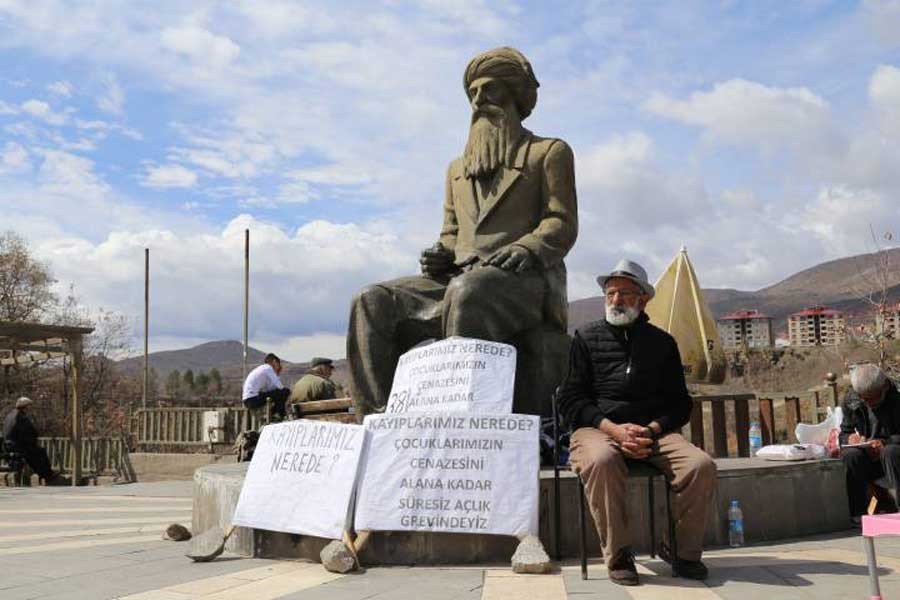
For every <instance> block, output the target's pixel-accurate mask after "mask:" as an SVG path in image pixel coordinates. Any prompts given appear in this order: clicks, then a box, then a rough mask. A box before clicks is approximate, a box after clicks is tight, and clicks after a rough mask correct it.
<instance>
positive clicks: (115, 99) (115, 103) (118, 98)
mask: <svg viewBox="0 0 900 600" xmlns="http://www.w3.org/2000/svg"><path fill="white" fill-rule="evenodd" d="M103 88H104V89H103V92H102V94H101V95H100V96H99V97H98V98H97V108H99V109H100V110H102V111H104V112H108V113H110V114H113V115H117V116H121V115H122V114H124V112H125V92H124V91H123V90H122V86H120V85H119V82H118V81H117V80H116V78H115V77H113V76H111V75H110V76H107V77H106V79H105V81H104V82H103Z"/></svg>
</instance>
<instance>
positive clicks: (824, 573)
mask: <svg viewBox="0 0 900 600" xmlns="http://www.w3.org/2000/svg"><path fill="white" fill-rule="evenodd" d="M190 493H191V483H190V482H161V483H144V484H132V485H125V486H106V487H92V488H79V489H72V488H15V489H7V488H0V598H3V600H20V599H21V600H24V599H28V598H41V599H47V600H49V599H62V598H65V599H81V598H84V599H88V600H103V599H107V598H124V599H127V600H185V599H192V598H200V599H203V600H227V599H240V600H248V599H252V600H267V599H275V598H285V599H301V598H302V599H303V600H326V599H327V600H363V599H377V600H390V599H407V598H409V599H415V600H450V599H466V600H479V599H482V600H505V599H510V600H513V599H515V600H520V599H522V598H525V599H527V600H544V599H548V600H549V599H552V600H565V599H568V600H591V599H594V598H598V599H600V598H602V599H610V600H616V599H626V600H627V599H637V600H646V599H657V598H658V599H661V600H677V599H679V598H691V599H697V600H706V599H724V600H738V599H741V600H743V599H751V598H752V599H753V600H776V599H785V600H794V599H807V598H808V599H817V600H830V599H836V598H848V599H850V598H853V599H860V598H865V597H868V588H867V578H866V567H865V556H864V555H863V552H862V542H861V540H860V538H859V535H858V534H857V533H855V532H850V531H848V532H847V533H846V534H845V535H839V536H830V537H822V538H815V539H804V540H798V541H793V542H790V543H784V544H778V545H766V546H752V547H747V548H740V549H736V550H732V549H714V550H712V551H710V552H708V553H707V556H706V562H707V564H708V565H709V566H710V569H711V577H710V579H709V580H708V581H706V582H705V584H704V583H697V582H690V581H686V580H681V579H677V580H676V579H671V578H670V577H668V574H669V570H668V566H667V565H665V564H664V563H661V562H660V561H658V560H649V559H647V558H646V557H643V558H641V559H640V560H639V563H640V566H639V568H640V571H641V574H642V581H643V585H642V586H640V587H635V588H622V587H619V586H616V585H613V584H611V583H610V582H609V581H608V580H607V577H606V572H605V569H604V567H603V565H601V564H596V563H592V564H591V565H590V570H589V574H590V579H589V580H588V581H582V580H581V578H580V574H579V569H578V566H577V565H575V564H574V563H567V564H564V565H563V566H562V568H561V569H560V570H558V571H557V572H556V573H554V574H551V575H515V574H513V573H512V572H511V571H510V569H509V567H508V565H491V566H477V567H472V566H466V567H451V568H429V567H414V568H396V567H395V568H377V569H375V568H373V569H369V570H368V571H366V572H365V573H361V574H351V575H334V574H331V573H327V572H325V571H324V570H323V569H322V567H321V566H320V565H317V564H311V563H303V562H293V561H272V560H261V559H246V558H238V557H229V556H228V555H227V554H226V555H224V556H223V557H221V558H219V559H218V560H216V561H215V562H212V563H206V564H194V563H192V562H190V561H189V560H188V559H187V558H185V557H184V553H185V552H186V551H187V548H188V546H187V543H184V542H182V543H176V542H169V541H163V540H162V539H161V535H162V531H163V530H164V528H165V526H166V525H168V524H169V523H172V522H180V523H182V524H185V525H188V526H189V525H190V520H191V519H190V511H191V502H190ZM810 509H811V510H815V507H810ZM876 549H877V552H878V556H879V562H880V565H881V566H882V570H881V585H882V592H883V594H884V597H885V598H886V599H893V598H897V599H900V538H886V539H882V540H878V541H877V542H876Z"/></svg>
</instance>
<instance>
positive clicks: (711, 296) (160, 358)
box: [118, 248, 900, 385]
mask: <svg viewBox="0 0 900 600" xmlns="http://www.w3.org/2000/svg"><path fill="white" fill-rule="evenodd" d="M887 257H888V261H889V263H890V265H891V266H892V268H891V269H890V270H889V271H890V273H889V277H888V280H887V283H888V285H889V286H890V287H889V294H888V295H889V298H890V301H892V302H900V248H893V249H891V250H889V251H888V252H887ZM875 260H876V256H875V255H873V254H862V255H859V256H851V257H849V258H841V259H838V260H832V261H829V262H825V263H822V264H820V265H816V266H814V267H812V268H809V269H805V270H803V271H800V272H799V273H796V274H794V275H791V276H790V277H788V278H787V279H785V280H783V281H780V282H778V283H776V284H775V285H771V286H768V287H765V288H763V289H761V290H757V291H752V292H751V291H741V290H735V289H718V288H709V289H704V290H703V294H704V296H705V298H706V302H707V304H709V308H710V310H712V312H713V315H714V316H715V317H716V318H718V317H721V316H722V315H724V314H727V313H729V312H733V311H735V310H740V309H756V310H759V311H761V312H763V313H765V314H767V315H769V316H770V317H772V318H773V319H775V329H776V331H783V330H786V329H787V326H786V321H787V317H788V315H790V314H791V313H792V312H795V311H798V310H801V309H803V308H804V307H806V306H811V305H813V304H824V305H827V306H831V307H833V308H837V309H839V310H842V311H844V312H845V313H847V314H848V315H849V316H850V317H851V320H852V319H853V318H859V317H860V316H862V315H866V314H870V313H871V305H870V304H868V303H867V302H866V301H865V300H864V299H862V298H861V297H860V296H861V295H862V294H863V292H864V291H865V290H870V291H872V290H874V289H876V288H877V285H876V284H875V282H876V281H877V270H876V267H875ZM697 275H698V277H699V279H700V282H701V283H702V282H703V273H698V274H697ZM603 305H604V302H603V298H602V297H599V296H597V297H593V298H585V299H583V300H576V301H574V302H571V303H569V330H570V332H571V331H574V330H575V328H576V327H578V326H580V325H583V324H584V323H587V322H589V321H593V320H594V319H596V318H598V317H599V316H600V315H602V314H603V311H604V308H603ZM241 349H242V346H241V343H240V342H238V341H235V340H227V341H217V342H207V343H205V344H200V345H199V346H194V347H193V348H185V349H183V350H167V351H165V352H153V353H151V354H150V365H151V366H152V367H153V368H154V369H156V371H157V373H158V374H159V377H160V380H165V377H166V376H167V375H168V374H169V372H171V371H174V370H176V369H177V370H179V371H181V372H184V371H186V370H187V369H191V370H193V371H194V372H195V373H199V372H208V371H209V370H210V369H212V368H217V369H219V371H220V372H221V373H222V376H223V378H225V379H226V380H230V381H239V380H240V378H241ZM264 357H265V353H263V352H262V351H260V350H257V349H256V348H253V347H251V348H249V350H248V354H247V364H248V365H249V366H251V367H253V366H256V365H258V364H260V363H262V361H263V358H264ZM143 364H144V363H143V358H142V357H140V356H138V357H133V358H128V359H125V360H122V361H120V362H119V363H118V365H119V367H120V368H121V369H123V370H124V371H125V372H126V373H130V374H135V375H136V374H138V373H140V371H141V369H142V368H143ZM308 366H309V365H308V364H307V363H288V362H285V363H284V371H283V372H282V376H281V379H282V381H283V382H284V383H285V384H286V385H290V384H291V383H292V382H293V381H296V380H297V379H299V378H300V377H301V376H302V375H303V373H305V372H306V370H307V368H308ZM335 367H336V369H335V375H334V378H335V379H336V380H338V381H339V382H341V383H344V382H346V379H347V363H346V361H345V360H338V361H335Z"/></svg>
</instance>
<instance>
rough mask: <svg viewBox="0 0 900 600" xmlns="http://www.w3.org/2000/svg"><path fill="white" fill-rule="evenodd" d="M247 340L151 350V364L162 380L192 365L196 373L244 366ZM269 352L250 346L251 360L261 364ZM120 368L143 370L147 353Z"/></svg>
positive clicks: (248, 362)
mask: <svg viewBox="0 0 900 600" xmlns="http://www.w3.org/2000/svg"><path fill="white" fill-rule="evenodd" d="M242 355H243V344H241V342H238V341H235V340H222V341H218V342H206V343H205V344H200V345H199V346H194V347H193V348H185V349H183V350H166V351H163V352H151V353H150V356H149V358H150V366H151V367H152V368H154V369H156V372H157V373H158V374H159V376H160V379H161V380H165V378H166V375H168V374H169V372H170V371H175V370H178V371H181V372H184V371H186V370H188V369H191V370H192V371H194V373H199V372H201V371H202V372H208V371H209V370H210V369H212V368H216V369H219V371H223V372H224V370H225V369H227V368H229V367H237V368H238V370H240V367H241V357H242ZM265 356H266V355H265V353H264V352H262V351H260V350H257V349H256V348H254V347H253V346H250V347H249V348H247V364H248V365H254V366H255V365H258V364H259V363H261V362H262V361H263V358H265ZM118 366H119V368H120V369H121V370H122V371H124V372H125V373H128V374H137V373H140V371H141V369H143V368H144V357H143V356H137V357H132V358H126V359H124V360H121V361H119V363H118Z"/></svg>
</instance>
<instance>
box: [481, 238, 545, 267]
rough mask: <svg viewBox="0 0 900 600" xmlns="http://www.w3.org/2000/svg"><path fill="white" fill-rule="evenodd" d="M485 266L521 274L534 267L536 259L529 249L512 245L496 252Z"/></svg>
mask: <svg viewBox="0 0 900 600" xmlns="http://www.w3.org/2000/svg"><path fill="white" fill-rule="evenodd" d="M484 264H486V265H491V266H494V267H499V268H501V269H503V270H504V271H512V272H514V273H521V272H522V271H526V270H528V269H530V268H531V267H533V266H534V264H535V259H534V254H532V253H531V250H529V249H528V248H526V247H524V246H517V245H515V244H511V245H509V246H506V247H505V248H501V249H500V250H497V251H496V252H494V253H493V254H492V255H491V257H490V258H488V259H487V260H486V261H485V262H484Z"/></svg>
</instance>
